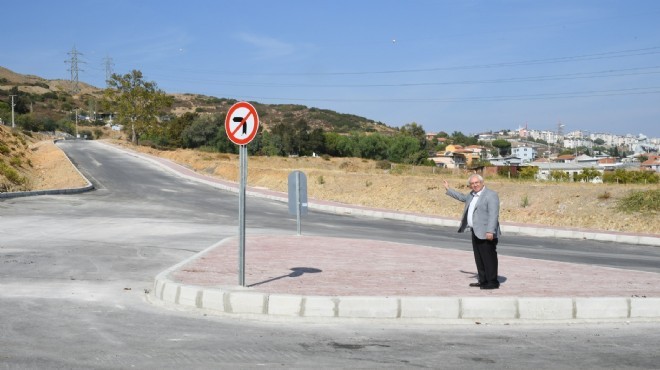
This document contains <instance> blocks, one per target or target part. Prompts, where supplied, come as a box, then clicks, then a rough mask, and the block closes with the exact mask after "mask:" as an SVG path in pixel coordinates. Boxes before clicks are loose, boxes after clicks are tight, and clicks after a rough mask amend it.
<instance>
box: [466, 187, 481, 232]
mask: <svg viewBox="0 0 660 370" xmlns="http://www.w3.org/2000/svg"><path fill="white" fill-rule="evenodd" d="M482 191H484V189H481V191H480V192H478V193H476V194H474V196H473V197H472V201H471V202H470V205H469V206H468V213H467V223H468V226H470V227H473V226H474V223H473V222H472V214H473V213H474V208H475V207H476V206H477V202H478V201H479V194H481V192H482Z"/></svg>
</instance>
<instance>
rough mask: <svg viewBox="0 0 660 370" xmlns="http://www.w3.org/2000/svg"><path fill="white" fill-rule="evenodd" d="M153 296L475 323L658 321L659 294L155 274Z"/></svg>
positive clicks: (220, 310) (256, 308) (260, 312)
mask: <svg viewBox="0 0 660 370" xmlns="http://www.w3.org/2000/svg"><path fill="white" fill-rule="evenodd" d="M151 299H156V300H158V301H161V302H162V303H165V304H166V305H174V306H180V307H182V308H193V309H202V310H204V311H205V312H210V313H217V314H231V315H239V316H245V315H250V316H252V317H254V316H257V317H262V318H266V317H270V318H279V319H283V318H289V319H291V318H307V319H333V318H337V319H341V318H344V319H380V320H383V319H387V320H390V321H406V320H415V321H419V320H424V321H429V320H430V321H456V320H459V321H460V320H469V321H478V322H488V321H502V320H504V321H508V322H602V321H610V320H641V321H660V298H622V297H593V298H567V297H557V298H524V297H466V298H460V297H378V296H344V297H340V296H335V297H322V296H298V295H288V294H267V293H261V292H257V291H252V290H246V291H241V290H240V289H239V288H238V287H237V288H208V287H200V286H188V285H182V284H178V283H176V282H173V281H171V280H169V279H167V278H165V277H164V276H163V275H159V277H157V278H156V281H155V283H154V291H153V294H152V297H151Z"/></svg>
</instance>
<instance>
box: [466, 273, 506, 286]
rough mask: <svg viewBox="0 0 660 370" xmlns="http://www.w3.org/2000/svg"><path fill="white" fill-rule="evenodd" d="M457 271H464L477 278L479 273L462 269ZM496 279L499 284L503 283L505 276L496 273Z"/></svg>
mask: <svg viewBox="0 0 660 370" xmlns="http://www.w3.org/2000/svg"><path fill="white" fill-rule="evenodd" d="M459 271H460V272H462V273H464V274H470V275H472V277H473V278H475V279H479V274H477V273H476V272H471V271H463V270H459ZM497 281H499V282H500V284H502V283H504V282H505V281H506V276H502V275H497Z"/></svg>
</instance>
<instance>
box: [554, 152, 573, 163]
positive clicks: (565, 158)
mask: <svg viewBox="0 0 660 370" xmlns="http://www.w3.org/2000/svg"><path fill="white" fill-rule="evenodd" d="M554 161H555V162H558V163H573V162H574V161H575V156H574V155H572V154H563V155H560V156H557V158H555V159H554Z"/></svg>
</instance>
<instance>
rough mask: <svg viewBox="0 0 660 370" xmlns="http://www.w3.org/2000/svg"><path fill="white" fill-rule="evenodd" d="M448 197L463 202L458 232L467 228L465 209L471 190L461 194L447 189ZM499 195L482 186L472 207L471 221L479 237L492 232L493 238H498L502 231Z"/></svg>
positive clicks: (469, 199) (481, 237)
mask: <svg viewBox="0 0 660 370" xmlns="http://www.w3.org/2000/svg"><path fill="white" fill-rule="evenodd" d="M446 194H447V195H449V196H450V197H452V198H454V199H457V200H459V201H461V202H464V203H465V208H464V209H463V217H462V219H461V226H460V227H459V228H458V232H459V233H462V232H464V231H465V229H466V228H467V211H468V207H469V206H470V202H472V198H473V196H472V192H470V193H468V194H462V193H459V192H458V191H456V190H454V189H449V190H447V192H446ZM499 217H500V197H499V196H498V195H497V193H496V192H494V191H492V190H490V189H488V188H484V190H483V191H482V192H481V194H480V195H479V201H478V202H477V205H476V207H475V209H474V213H473V214H472V223H473V224H474V226H473V227H472V230H474V235H475V236H476V237H477V238H479V239H486V233H493V235H494V236H495V238H499V236H500V234H502V231H501V230H500V221H499Z"/></svg>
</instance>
